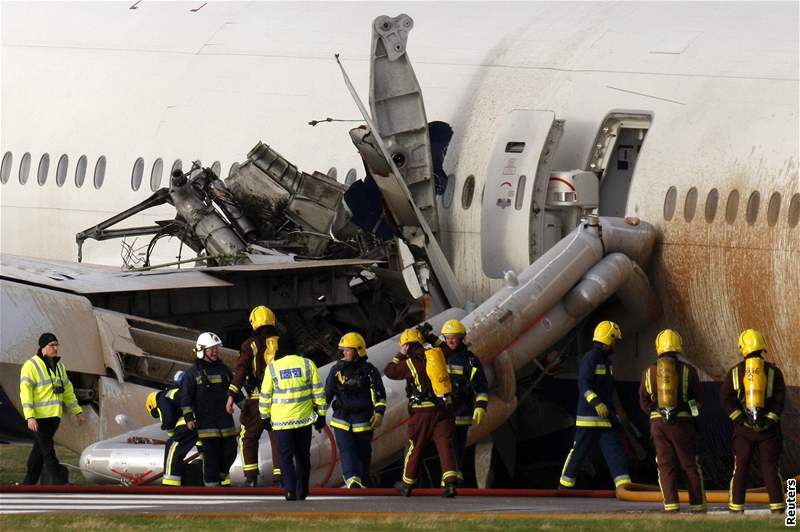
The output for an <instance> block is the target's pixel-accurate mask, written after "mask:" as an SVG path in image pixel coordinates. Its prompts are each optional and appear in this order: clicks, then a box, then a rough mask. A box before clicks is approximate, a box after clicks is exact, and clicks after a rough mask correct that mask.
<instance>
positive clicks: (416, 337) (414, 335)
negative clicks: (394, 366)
mask: <svg viewBox="0 0 800 532" xmlns="http://www.w3.org/2000/svg"><path fill="white" fill-rule="evenodd" d="M411 342H417V343H418V344H423V343H425V338H423V337H422V333H421V332H419V331H418V330H417V329H406V330H405V331H403V334H401V335H400V345H401V346H403V345H406V344H410V343H411Z"/></svg>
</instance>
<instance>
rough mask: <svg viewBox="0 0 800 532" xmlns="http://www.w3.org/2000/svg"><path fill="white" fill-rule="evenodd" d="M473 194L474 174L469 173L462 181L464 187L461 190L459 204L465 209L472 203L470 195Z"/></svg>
mask: <svg viewBox="0 0 800 532" xmlns="http://www.w3.org/2000/svg"><path fill="white" fill-rule="evenodd" d="M474 194H475V176H474V175H472V174H470V175H468V176H467V180H466V181H464V188H463V189H462V190H461V206H462V207H463V208H464V210H467V209H469V208H470V206H471V205H472V196H473V195H474Z"/></svg>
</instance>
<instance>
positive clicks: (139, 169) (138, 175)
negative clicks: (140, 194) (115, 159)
mask: <svg viewBox="0 0 800 532" xmlns="http://www.w3.org/2000/svg"><path fill="white" fill-rule="evenodd" d="M142 177H144V159H142V158H141V157H139V158H138V159H136V162H135V163H133V172H131V189H132V190H134V191H135V190H139V187H140V186H142Z"/></svg>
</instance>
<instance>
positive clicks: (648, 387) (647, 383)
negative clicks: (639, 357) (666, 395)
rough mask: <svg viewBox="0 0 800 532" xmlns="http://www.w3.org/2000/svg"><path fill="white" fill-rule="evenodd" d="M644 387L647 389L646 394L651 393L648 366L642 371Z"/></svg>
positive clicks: (651, 386) (651, 387)
mask: <svg viewBox="0 0 800 532" xmlns="http://www.w3.org/2000/svg"><path fill="white" fill-rule="evenodd" d="M644 389H645V390H647V394H648V395H653V385H652V384H651V383H650V368H647V369H646V370H645V372H644Z"/></svg>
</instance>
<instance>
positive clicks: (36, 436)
mask: <svg viewBox="0 0 800 532" xmlns="http://www.w3.org/2000/svg"><path fill="white" fill-rule="evenodd" d="M38 343H39V349H38V350H37V351H36V354H35V355H34V356H33V357H32V358H30V359H28V360H26V361H25V363H24V364H23V365H22V368H21V369H20V374H19V400H20V403H22V413H23V415H24V416H25V420H26V421H27V424H28V430H30V431H31V432H33V448H32V449H31V453H30V455H28V465H27V470H26V472H25V480H23V481H22V483H23V484H36V483H38V482H39V477H40V476H41V477H42V484H66V483H67V482H68V480H69V475H68V474H67V469H66V467H64V466H63V465H61V463H60V462H59V461H58V457H57V456H56V451H55V448H54V446H53V436H54V435H55V433H56V431H57V430H58V425H59V424H60V423H61V414H62V413H63V409H64V408H67V409H68V410H69V411H70V412H72V414H73V415H74V416H75V417H76V419H77V421H78V424H79V425H83V423H84V417H83V410H82V409H81V407H80V405H78V400H77V399H76V397H75V392H74V391H73V388H72V383H71V382H70V381H69V377H68V376H67V370H66V368H64V364H62V363H61V357H59V356H58V347H59V346H58V338H56V335H54V334H53V333H49V332H48V333H44V334H42V335H41V336H40V337H39V342H38ZM42 468H44V473H45V474H44V475H42Z"/></svg>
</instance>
